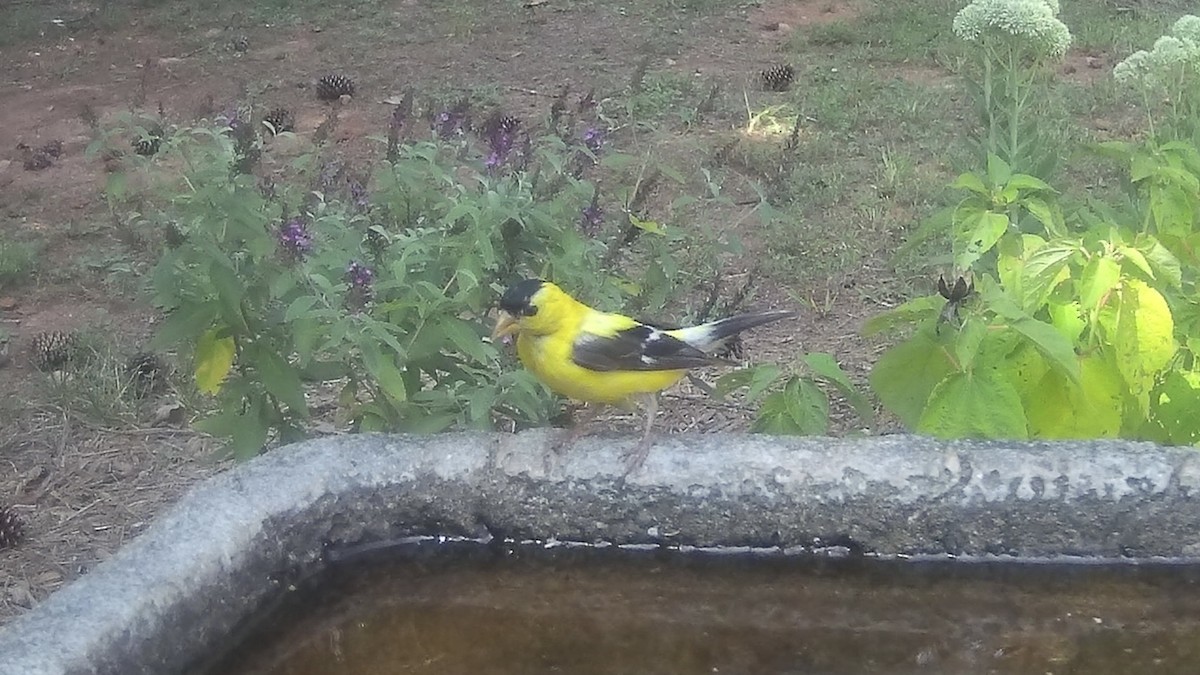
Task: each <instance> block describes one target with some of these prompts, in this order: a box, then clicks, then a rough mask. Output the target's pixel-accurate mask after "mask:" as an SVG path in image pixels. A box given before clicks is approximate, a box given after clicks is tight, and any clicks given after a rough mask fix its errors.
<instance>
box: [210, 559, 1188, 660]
mask: <svg viewBox="0 0 1200 675" xmlns="http://www.w3.org/2000/svg"><path fill="white" fill-rule="evenodd" d="M1198 583H1200V568H1197V567H1191V566H1181V565H1168V564H1163V565H1118V566H1101V565H1093V564H1063V565H1049V564H1045V563H1037V564H1032V563H1015V562H1011V561H1008V562H961V561H958V562H919V563H915V562H912V561H879V560H871V559H861V558H860V559H838V560H830V559H814V558H812V557H804V558H802V557H783V556H775V557H766V556H761V555H726V554H721V555H714V554H695V553H692V554H686V553H680V552H670V551H661V552H646V551H628V550H617V549H612V548H610V549H563V548H559V549H554V550H545V549H542V548H540V547H517V548H515V549H514V548H507V549H498V548H496V547H484V546H482V545H476V544H471V545H455V546H446V545H437V546H428V545H424V546H416V547H412V548H411V549H410V550H408V551H406V552H404V554H403V555H395V556H390V557H389V558H388V559H386V560H383V561H381V560H375V561H370V562H367V561H360V562H357V563H354V564H340V565H337V566H335V567H333V568H332V569H331V570H330V571H328V572H327V573H325V574H323V575H321V576H320V577H318V578H316V579H314V580H313V582H311V583H307V584H305V585H302V586H301V587H299V588H298V589H297V591H296V592H295V593H293V594H291V596H290V597H289V598H288V599H287V600H285V601H284V602H283V603H282V604H280V605H278V606H277V607H275V608H274V609H273V610H271V611H270V612H268V613H266V614H264V616H263V617H262V620H261V621H259V622H258V624H257V627H256V628H252V629H250V630H249V631H248V632H247V634H246V635H244V636H242V638H241V640H240V644H239V646H237V647H235V648H234V649H232V651H231V652H230V653H228V654H225V655H222V656H221V657H220V658H219V659H218V660H216V661H215V662H214V663H212V664H209V665H208V666H206V667H205V668H202V669H200V670H198V671H196V672H204V673H222V674H223V675H224V674H228V675H248V674H250V673H256V674H262V675H268V674H269V675H331V674H333V673H339V674H341V673H356V674H358V673H361V674H364V675H366V674H372V675H376V674H378V675H382V674H390V673H439V674H449V673H463V674H468V673H470V674H476V673H492V674H497V675H504V674H510V673H511V674H514V675H515V674H518V673H519V674H522V675H527V674H531V673H576V674H589V675H591V674H595V675H600V674H608V673H639V674H645V673H661V674H677V673H678V674H682V673H812V674H822V675H823V674H835V673H855V674H862V673H887V674H889V675H902V674H905V673H914V674H915V673H922V674H932V675H936V674H942V673H944V674H947V675H969V674H972V673H994V674H1007V673H1013V674H1016V673H1020V674H1022V675H1025V674H1029V673H1033V674H1035V675H1041V674H1043V673H1055V674H1056V675H1057V674H1064V673H1087V674H1089V675H1106V674H1112V675H1117V674H1119V675H1132V674H1136V673H1150V672H1153V673H1156V674H1161V673H1189V674H1190V673H1195V672H1197V668H1198V666H1197V664H1198V663H1200V593H1198V592H1197V584H1198Z"/></svg>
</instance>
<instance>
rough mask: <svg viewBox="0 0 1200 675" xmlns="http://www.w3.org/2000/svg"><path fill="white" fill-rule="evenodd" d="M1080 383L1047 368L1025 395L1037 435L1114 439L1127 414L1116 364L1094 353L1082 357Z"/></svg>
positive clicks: (1026, 404)
mask: <svg viewBox="0 0 1200 675" xmlns="http://www.w3.org/2000/svg"><path fill="white" fill-rule="evenodd" d="M1079 379H1080V383H1079V384H1074V383H1072V382H1071V381H1070V380H1069V379H1068V378H1066V377H1064V376H1063V375H1062V373H1060V372H1058V371H1052V370H1051V371H1047V372H1046V374H1045V376H1044V377H1042V380H1041V382H1039V383H1038V385H1037V386H1036V387H1035V388H1033V389H1031V390H1030V391H1029V392H1027V393H1026V394H1025V396H1024V401H1025V410H1026V414H1027V415H1028V417H1029V433H1030V435H1031V436H1033V437H1034V438H1115V437H1116V436H1117V435H1118V434H1119V433H1120V431H1121V420H1122V415H1123V413H1124V408H1125V404H1124V397H1123V395H1122V390H1123V389H1124V384H1123V382H1122V381H1121V374H1120V373H1119V372H1118V370H1117V367H1116V365H1115V364H1113V363H1112V361H1111V360H1110V359H1107V358H1105V357H1104V355H1103V354H1100V353H1095V354H1092V355H1090V356H1087V357H1085V358H1081V359H1080V360H1079Z"/></svg>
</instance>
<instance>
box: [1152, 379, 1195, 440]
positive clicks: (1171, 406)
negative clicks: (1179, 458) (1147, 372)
mask: <svg viewBox="0 0 1200 675" xmlns="http://www.w3.org/2000/svg"><path fill="white" fill-rule="evenodd" d="M1197 411H1200V373H1196V372H1192V371H1185V370H1172V371H1170V372H1168V373H1167V375H1166V377H1165V378H1164V379H1163V382H1162V384H1160V385H1159V386H1158V387H1156V388H1155V389H1154V395H1153V397H1152V399H1151V403H1150V415H1151V418H1152V419H1153V421H1154V422H1155V423H1156V424H1157V425H1158V426H1159V427H1160V428H1161V429H1162V430H1163V432H1164V434H1165V438H1164V439H1163V440H1164V441H1165V442H1167V443H1171V444H1176V445H1195V444H1196V443H1200V414H1198V412H1197Z"/></svg>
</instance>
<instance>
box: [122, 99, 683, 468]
mask: <svg viewBox="0 0 1200 675" xmlns="http://www.w3.org/2000/svg"><path fill="white" fill-rule="evenodd" d="M564 108H565V106H563V107H560V109H559V112H558V118H557V119H555V120H554V122H553V125H552V126H551V128H546V129H543V128H542V127H540V126H537V125H534V124H530V123H528V122H522V121H520V120H516V119H515V118H510V117H506V116H495V115H493V116H483V115H481V116H478V117H477V116H476V114H475V111H474V110H472V109H471V106H470V105H469V104H466V103H463V104H459V105H452V106H450V107H446V108H443V109H438V110H434V111H432V112H430V113H429V114H428V115H427V116H424V117H423V118H418V117H417V116H416V115H415V114H414V112H413V101H412V96H411V95H410V96H408V97H407V98H406V100H405V101H404V102H403V103H401V104H400V105H399V106H397V107H396V108H395V110H394V111H393V114H392V115H391V117H390V119H389V121H388V126H387V133H386V137H385V138H381V139H380V140H381V142H384V143H386V160H384V161H380V162H378V163H376V164H375V165H374V166H373V167H371V168H370V169H369V170H368V171H365V172H363V173H355V171H354V167H350V166H347V165H345V164H343V163H339V162H337V161H331V160H329V159H328V158H322V157H321V153H320V149H319V148H318V149H317V150H315V151H313V152H311V153H309V154H308V155H305V156H302V157H300V158H298V159H297V160H295V162H293V163H292V165H291V166H290V167H288V168H287V169H285V170H284V171H283V172H276V173H274V174H268V173H267V172H265V171H262V170H260V169H261V167H260V166H259V160H260V158H261V156H262V155H263V154H264V153H266V152H269V148H266V149H264V148H263V147H262V143H261V140H260V139H258V138H257V136H256V135H255V130H256V129H257V125H255V124H251V123H250V120H249V117H248V116H247V114H244V113H243V112H233V113H231V114H229V115H225V116H223V117H222V118H221V119H220V120H219V121H218V122H217V123H215V124H209V125H200V126H194V127H190V128H188V127H184V128H177V129H173V130H172V133H171V136H170V138H169V139H168V142H167V143H165V144H164V147H163V151H162V152H161V153H160V154H159V155H158V156H157V157H156V158H154V159H153V160H147V161H139V163H138V164H139V168H138V171H140V172H146V173H149V174H151V175H160V176H161V175H164V174H165V175H167V176H168V177H166V178H162V179H160V180H159V181H158V182H159V189H160V190H161V194H160V195H159V196H160V200H159V201H158V204H157V207H156V208H155V209H154V212H153V213H149V214H146V215H145V216H141V218H142V220H144V221H145V222H147V223H149V224H152V225H154V226H155V227H157V228H162V229H163V230H165V231H166V232H167V233H168V234H169V236H166V237H165V243H164V248H163V252H162V256H161V259H160V260H159V262H158V264H157V266H156V267H155V269H154V272H153V278H152V287H153V291H154V299H155V302H156V304H157V305H158V306H159V307H160V308H161V309H162V310H163V311H164V313H165V314H166V318H165V320H164V322H163V323H162V325H161V327H160V329H159V331H158V335H157V337H156V339H155V345H154V346H156V347H168V346H170V347H177V348H180V349H181V350H182V351H183V352H184V353H191V354H192V356H193V360H194V374H195V381H196V384H197V386H198V388H199V389H200V390H201V391H202V392H203V393H205V394H209V395H212V396H214V397H215V398H216V403H217V406H216V412H215V413H213V414H211V415H208V416H207V417H204V418H203V419H201V420H199V421H198V422H197V427H198V428H200V429H202V430H205V431H208V432H211V433H213V434H215V435H218V436H222V437H225V438H228V439H229V440H230V442H231V445H230V447H231V449H232V450H233V452H234V453H235V454H237V455H238V456H240V457H246V456H250V455H253V454H256V453H258V452H259V451H260V450H261V449H262V448H263V447H264V445H265V444H266V443H267V442H268V441H269V440H270V439H272V438H275V439H278V440H281V441H290V440H293V439H296V438H299V437H301V436H302V435H303V433H304V430H305V428H306V424H307V422H308V420H309V417H310V415H311V410H312V408H313V406H314V404H315V403H316V402H317V401H320V402H321V404H322V405H323V406H330V405H332V407H334V408H335V409H336V411H337V420H338V422H339V423H341V424H343V425H344V426H345V427H347V428H350V429H353V430H361V431H371V430H403V431H410V432H435V431H440V430H443V429H448V428H491V427H492V426H493V425H495V424H496V423H498V422H500V421H504V422H505V423H506V424H509V425H524V424H536V423H545V422H546V420H547V419H548V418H549V416H550V415H551V414H552V412H553V411H554V410H555V406H554V405H553V400H552V399H551V397H550V396H549V394H548V393H547V392H546V390H544V389H543V388H542V387H541V386H540V385H538V384H537V383H536V381H535V380H533V379H532V377H531V376H530V375H529V374H528V373H526V372H525V371H524V370H523V369H521V368H518V367H514V366H513V364H512V363H511V359H512V356H511V355H510V353H509V351H510V350H505V349H502V348H501V347H502V346H501V345H494V344H491V343H490V342H489V341H488V340H487V339H486V337H485V336H486V335H487V324H488V319H487V316H486V315H487V314H488V313H489V311H491V310H492V309H493V307H494V305H495V302H496V300H497V298H498V295H499V293H500V292H502V291H503V289H504V287H505V286H507V284H508V283H510V282H512V281H513V280H515V279H517V278H520V277H523V276H527V275H542V276H546V277H548V278H553V279H555V280H556V281H557V282H559V283H560V284H562V285H564V286H565V287H568V288H571V289H572V291H573V292H575V293H577V294H578V295H579V296H580V297H581V298H583V299H585V300H587V301H589V302H591V303H594V304H596V305H598V306H602V307H612V308H614V309H616V308H619V307H621V306H623V305H627V304H629V303H633V304H637V305H638V306H640V307H644V308H648V309H651V310H658V309H661V308H662V307H663V306H664V305H665V304H666V303H667V300H668V298H671V297H673V294H674V292H675V290H676V286H677V285H679V284H683V283H686V282H687V281H688V280H689V279H690V278H692V276H693V275H700V274H707V272H704V271H701V270H689V269H685V268H683V266H681V265H680V264H679V260H678V257H677V252H678V251H679V250H680V249H682V248H684V244H696V245H697V246H698V247H702V246H704V245H706V244H705V241H704V240H703V237H702V236H701V235H699V234H696V235H691V234H688V233H687V232H685V231H683V230H682V229H681V228H677V227H672V226H669V225H667V224H664V223H659V222H656V221H655V220H652V219H651V217H650V216H649V214H648V212H647V207H646V206H645V203H644V202H645V194H642V193H641V192H639V191H638V190H637V189H636V187H619V186H618V187H614V188H612V189H611V190H610V191H609V193H610V194H612V195H613V197H612V198H609V199H605V196H604V193H602V192H601V190H600V185H601V184H602V182H603V181H601V180H597V177H598V176H600V175H601V174H602V173H604V174H605V175H611V176H618V177H619V176H620V175H622V174H621V172H622V171H627V170H628V168H629V167H632V166H638V164H639V159H638V158H635V157H630V156H627V155H623V154H621V153H619V152H617V151H616V150H615V149H614V148H612V147H611V145H610V144H609V143H608V141H607V139H606V137H605V130H604V128H603V127H602V126H601V124H600V122H599V121H598V120H597V119H596V118H595V117H594V116H588V115H587V110H580V111H578V112H576V111H572V110H564ZM643 164H644V162H643ZM164 166H171V167H180V168H181V170H182V175H181V176H180V175H178V174H174V173H171V172H169V171H168V170H167V169H166V168H160V167H164ZM112 197H113V203H114V204H120V203H122V201H121V197H122V194H118V195H112ZM622 198H623V199H622ZM631 231H632V234H631ZM314 397H321V398H319V399H318V398H314Z"/></svg>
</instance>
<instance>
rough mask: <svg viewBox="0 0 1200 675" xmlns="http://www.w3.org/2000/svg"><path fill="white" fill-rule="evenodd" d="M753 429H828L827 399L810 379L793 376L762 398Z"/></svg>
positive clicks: (775, 431) (808, 432)
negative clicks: (779, 387)
mask: <svg viewBox="0 0 1200 675" xmlns="http://www.w3.org/2000/svg"><path fill="white" fill-rule="evenodd" d="M750 429H751V431H753V432H755V433H765V434H793V435H812V434H823V433H827V432H828V430H829V401H828V399H826V398H825V393H824V392H822V391H821V390H820V388H818V387H817V386H816V385H815V384H813V383H812V382H811V381H810V380H807V379H805V378H802V377H792V378H791V379H790V380H788V382H787V384H786V385H784V388H783V391H777V392H775V393H773V394H771V395H770V396H767V398H766V399H764V400H763V405H762V408H761V410H760V411H759V416H758V418H757V419H755V420H754V424H753V425H751V427H750Z"/></svg>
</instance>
